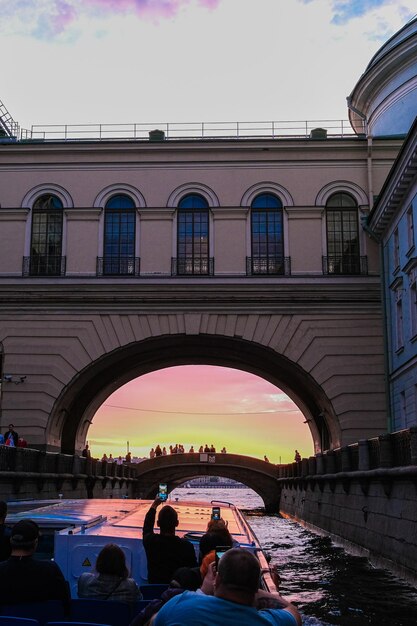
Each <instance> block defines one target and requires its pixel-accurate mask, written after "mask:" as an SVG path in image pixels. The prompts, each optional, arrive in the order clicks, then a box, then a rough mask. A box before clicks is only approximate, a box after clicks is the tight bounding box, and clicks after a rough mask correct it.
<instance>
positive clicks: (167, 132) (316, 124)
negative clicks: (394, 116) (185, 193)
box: [20, 120, 355, 141]
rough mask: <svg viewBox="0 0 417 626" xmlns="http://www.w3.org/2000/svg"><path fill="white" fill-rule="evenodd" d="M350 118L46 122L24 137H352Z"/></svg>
mask: <svg viewBox="0 0 417 626" xmlns="http://www.w3.org/2000/svg"><path fill="white" fill-rule="evenodd" d="M354 135H355V132H354V131H353V129H352V127H351V125H350V123H349V121H348V120H284V121H266V122H185V123H170V122H167V123H165V122H164V123H145V124H139V123H132V124H73V125H68V124H47V125H33V126H32V127H31V129H30V130H29V129H27V130H25V129H22V130H21V133H20V140H22V141H82V140H84V141H109V140H148V139H154V140H157V141H161V140H166V139H168V140H180V139H251V138H252V139H256V138H269V139H271V138H272V139H277V138H291V137H295V138H300V137H304V138H309V137H311V138H316V139H325V138H326V137H346V136H349V137H352V136H354Z"/></svg>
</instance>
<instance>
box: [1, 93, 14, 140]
mask: <svg viewBox="0 0 417 626" xmlns="http://www.w3.org/2000/svg"><path fill="white" fill-rule="evenodd" d="M18 134H19V124H18V123H17V122H15V121H14V119H13V118H12V116H11V115H10V113H9V111H8V110H7V109H6V106H5V105H4V104H3V102H2V101H1V100H0V139H1V138H2V137H10V138H14V139H16V138H17V136H18Z"/></svg>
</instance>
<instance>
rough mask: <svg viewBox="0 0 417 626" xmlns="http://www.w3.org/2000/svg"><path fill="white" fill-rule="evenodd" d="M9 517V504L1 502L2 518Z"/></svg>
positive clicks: (0, 511)
mask: <svg viewBox="0 0 417 626" xmlns="http://www.w3.org/2000/svg"><path fill="white" fill-rule="evenodd" d="M6 515H7V502H5V501H4V500H0V518H1V519H3V518H4V517H6Z"/></svg>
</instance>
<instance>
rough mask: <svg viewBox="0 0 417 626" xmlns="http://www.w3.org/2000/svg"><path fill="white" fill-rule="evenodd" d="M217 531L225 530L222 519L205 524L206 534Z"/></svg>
mask: <svg viewBox="0 0 417 626" xmlns="http://www.w3.org/2000/svg"><path fill="white" fill-rule="evenodd" d="M219 530H220V531H221V530H227V524H226V522H225V521H224V519H223V518H222V517H221V518H220V519H210V520H209V522H208V524H207V532H208V533H216V532H217V531H219Z"/></svg>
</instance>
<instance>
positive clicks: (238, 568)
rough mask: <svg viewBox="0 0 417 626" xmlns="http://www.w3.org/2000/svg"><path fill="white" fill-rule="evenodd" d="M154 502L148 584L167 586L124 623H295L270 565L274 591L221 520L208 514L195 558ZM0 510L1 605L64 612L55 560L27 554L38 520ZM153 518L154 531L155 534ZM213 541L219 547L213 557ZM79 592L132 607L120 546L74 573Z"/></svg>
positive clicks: (172, 519)
mask: <svg viewBox="0 0 417 626" xmlns="http://www.w3.org/2000/svg"><path fill="white" fill-rule="evenodd" d="M160 504H162V500H160V499H159V498H156V499H155V501H154V502H153V503H152V505H151V507H150V509H149V510H148V512H147V513H146V516H145V520H144V523H143V536H142V539H143V546H144V549H145V554H146V559H147V570H148V583H150V584H162V585H166V588H165V591H164V592H163V593H162V595H161V596H160V598H157V599H155V600H153V601H151V602H149V603H148V604H147V605H146V606H145V608H143V609H142V610H141V611H139V612H137V614H136V615H135V617H134V618H133V621H132V622H131V624H130V626H148V625H149V626H150V624H152V626H175V625H176V624H181V625H182V626H194V625H195V624H199V625H201V626H209V625H210V626H232V625H234V624H238V623H241V624H248V625H249V624H250V625H254V626H256V625H259V626H262V625H268V624H269V625H270V624H274V625H276V626H279V625H281V626H301V616H300V614H299V612H298V610H297V608H296V607H295V606H294V605H293V604H292V603H291V602H289V601H288V600H286V599H285V598H284V597H283V596H282V595H281V594H280V593H279V585H280V578H279V575H278V572H277V571H276V569H275V568H271V577H272V580H273V581H274V584H275V586H276V592H269V591H265V590H263V589H261V588H260V579H261V567H260V563H259V560H258V559H257V558H256V556H255V555H254V554H253V553H252V552H251V551H250V550H247V549H245V548H241V547H239V546H238V544H237V543H236V542H235V541H234V540H233V538H232V536H231V534H230V533H229V531H228V529H227V522H225V521H224V520H223V519H222V518H221V517H220V518H215V517H214V516H212V519H211V520H210V521H209V523H208V526H207V532H206V533H205V534H203V535H202V536H201V539H200V542H199V546H198V555H197V551H196V550H195V549H194V545H193V544H192V543H191V542H190V541H189V540H188V539H186V538H185V537H179V536H177V535H176V527H177V526H178V524H179V520H178V513H177V511H176V510H175V509H174V508H173V507H171V506H170V505H165V506H163V507H162V508H161V509H160V510H159V513H158V517H157V509H158V507H159V505H160ZM6 515H7V504H6V503H5V502H2V501H0V561H1V562H0V605H5V604H7V605H13V604H14V605H19V604H23V603H33V602H42V601H48V600H53V601H58V602H60V603H62V607H63V610H64V611H65V613H66V614H67V615H69V614H70V607H71V598H70V593H69V586H68V584H67V582H66V580H65V578H64V575H63V573H62V571H61V569H60V568H59V566H58V565H57V563H56V562H55V561H50V560H40V559H36V558H34V555H35V553H36V550H37V547H38V541H39V537H40V532H39V527H38V525H37V524H36V522H35V521H33V520H31V519H21V520H20V521H18V522H17V523H16V524H14V526H13V527H12V528H11V529H9V528H7V527H6V525H5V520H6ZM155 522H156V523H157V525H158V527H159V533H155V532H154V527H155ZM219 546H222V549H224V551H225V552H224V556H222V558H221V559H220V560H217V559H216V551H217V550H218V549H219ZM78 597H79V598H91V599H96V600H105V601H112V600H113V601H119V602H120V601H121V602H124V603H127V604H130V605H131V606H132V607H133V606H137V604H136V602H137V600H140V599H141V598H142V594H141V590H140V587H139V586H138V585H137V583H136V581H135V580H134V579H133V578H131V577H130V572H129V570H128V567H127V564H126V559H125V553H124V551H123V550H122V548H121V547H120V546H119V545H117V544H107V545H105V546H104V547H103V548H102V549H101V551H100V553H99V554H98V557H97V560H96V563H95V568H94V570H93V571H90V572H85V573H82V574H81V575H80V576H79V578H78ZM90 621H94V615H91V620H90Z"/></svg>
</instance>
